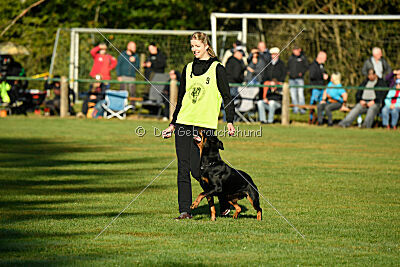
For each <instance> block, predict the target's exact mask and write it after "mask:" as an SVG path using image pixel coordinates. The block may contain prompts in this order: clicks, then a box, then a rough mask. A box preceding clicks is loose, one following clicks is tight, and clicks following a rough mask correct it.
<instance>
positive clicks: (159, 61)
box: [143, 43, 167, 80]
mask: <svg viewBox="0 0 400 267" xmlns="http://www.w3.org/2000/svg"><path fill="white" fill-rule="evenodd" d="M148 49H149V53H150V55H149V56H148V57H147V60H146V62H143V67H144V68H145V71H144V76H145V77H146V79H148V80H151V74H152V73H164V69H165V66H166V64H167V58H166V57H165V55H164V53H163V52H161V51H160V50H159V49H158V47H157V45H156V44H155V43H151V44H150V45H149V47H148Z"/></svg>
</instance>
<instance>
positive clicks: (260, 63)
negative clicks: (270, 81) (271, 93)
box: [246, 48, 267, 84]
mask: <svg viewBox="0 0 400 267" xmlns="http://www.w3.org/2000/svg"><path fill="white" fill-rule="evenodd" d="M250 56H251V58H250V61H249V65H248V66H247V75H246V82H247V83H250V84H261V83H262V79H263V75H262V72H263V71H264V68H265V66H266V65H267V63H266V62H265V60H264V57H262V56H260V54H259V52H258V50H257V48H254V49H252V50H251V54H250Z"/></svg>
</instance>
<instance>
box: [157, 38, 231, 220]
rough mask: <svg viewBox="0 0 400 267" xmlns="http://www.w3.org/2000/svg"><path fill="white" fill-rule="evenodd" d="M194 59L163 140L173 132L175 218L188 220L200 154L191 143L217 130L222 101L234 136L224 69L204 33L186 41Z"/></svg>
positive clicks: (224, 208)
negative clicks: (177, 215) (176, 182)
mask: <svg viewBox="0 0 400 267" xmlns="http://www.w3.org/2000/svg"><path fill="white" fill-rule="evenodd" d="M190 46H191V50H192V52H193V55H194V60H193V62H190V63H189V64H187V65H186V66H185V67H184V68H183V71H182V78H181V82H180V86H179V91H178V101H177V105H176V109H175V112H174V115H173V119H172V121H171V123H170V125H169V127H168V128H167V129H165V130H164V131H163V137H164V138H169V137H170V136H171V134H172V132H175V148H176V155H177V158H178V203H179V212H180V215H179V217H177V218H175V219H177V220H181V219H191V218H192V215H191V214H190V205H191V204H192V186H191V180H190V173H191V174H192V176H193V177H194V178H195V179H196V180H199V179H200V151H199V148H198V147H197V145H196V144H195V143H194V141H193V139H194V138H196V137H197V134H198V132H199V130H200V129H204V130H205V132H206V133H208V134H213V133H214V130H216V129H217V127H218V115H219V112H220V108H221V103H222V100H223V102H224V103H225V110H226V118H227V122H228V124H227V128H228V131H229V135H233V134H234V133H235V127H234V126H233V117H234V105H233V103H231V101H232V98H231V95H230V93H229V84H228V79H227V77H226V71H225V68H224V67H223V66H222V64H221V63H220V62H219V61H218V59H217V57H216V55H215V53H214V51H213V49H212V48H211V46H210V41H209V39H208V37H207V35H206V34H205V33H202V32H195V33H194V34H193V35H192V36H191V38H190ZM219 203H220V212H221V215H222V216H226V215H228V214H229V212H230V209H229V204H228V203H227V201H226V200H224V199H221V198H220V199H219Z"/></svg>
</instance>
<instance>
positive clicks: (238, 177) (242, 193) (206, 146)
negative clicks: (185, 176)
mask: <svg viewBox="0 0 400 267" xmlns="http://www.w3.org/2000/svg"><path fill="white" fill-rule="evenodd" d="M194 142H195V143H196V144H197V146H198V147H199V149H200V160H201V163H200V164H201V165H200V174H201V179H200V181H199V182H200V185H201V187H202V189H203V190H204V192H202V193H200V195H199V196H198V197H197V198H196V200H195V201H194V202H193V204H192V205H191V206H190V208H191V209H195V208H197V207H198V205H199V204H200V202H201V200H202V199H203V198H207V200H208V204H209V206H210V211H211V220H212V221H215V220H216V215H215V206H214V196H222V197H224V198H225V199H226V200H227V201H228V202H229V203H230V204H231V205H232V206H233V207H235V210H236V212H235V214H234V215H233V218H234V219H236V218H237V217H238V216H239V213H240V212H241V208H240V206H239V205H238V204H237V201H238V200H240V199H242V198H245V197H247V199H248V200H249V201H250V203H251V205H252V206H253V207H254V209H255V210H256V211H257V220H259V221H261V219H262V209H261V208H260V198H259V194H258V189H257V186H256V185H255V184H254V182H253V180H252V179H251V177H250V175H248V174H247V173H245V172H244V171H240V170H235V169H233V168H231V167H230V166H228V165H227V164H226V163H225V162H224V161H223V160H222V159H221V156H220V154H219V150H220V149H221V150H224V145H223V143H222V142H221V140H219V139H218V137H216V136H215V135H209V136H207V135H206V134H205V133H204V131H200V132H199V136H197V138H196V137H195V138H194ZM246 180H247V181H246Z"/></svg>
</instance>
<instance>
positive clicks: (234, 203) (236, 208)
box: [229, 201, 242, 219]
mask: <svg viewBox="0 0 400 267" xmlns="http://www.w3.org/2000/svg"><path fill="white" fill-rule="evenodd" d="M229 204H231V205H232V206H233V207H235V210H236V212H235V214H233V219H237V218H238V216H239V213H240V212H241V211H242V209H241V208H240V206H239V205H238V203H237V201H229Z"/></svg>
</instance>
